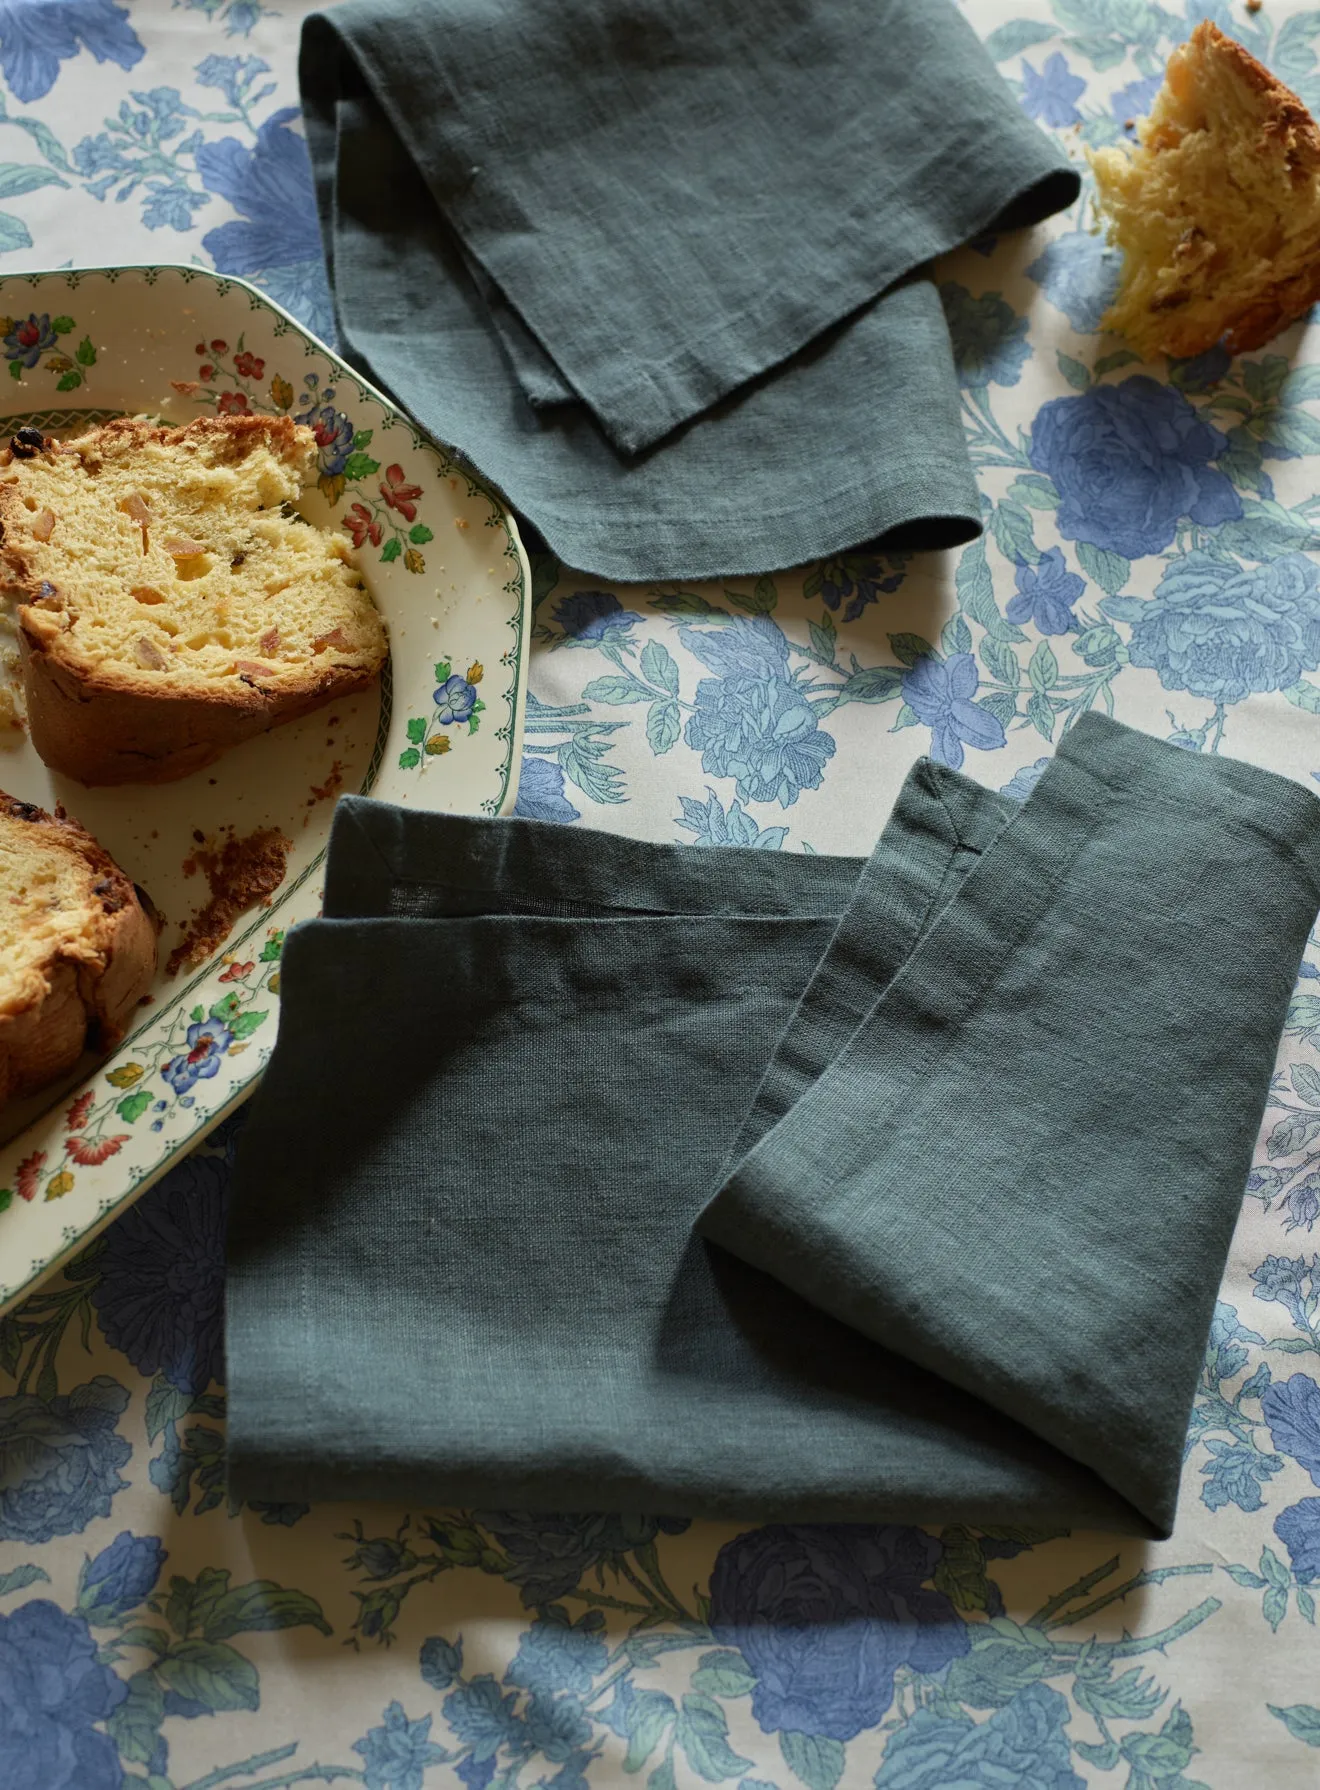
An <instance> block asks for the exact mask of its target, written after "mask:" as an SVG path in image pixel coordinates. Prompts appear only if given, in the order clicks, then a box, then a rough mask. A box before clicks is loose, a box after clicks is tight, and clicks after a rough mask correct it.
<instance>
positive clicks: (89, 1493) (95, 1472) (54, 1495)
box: [0, 1374, 133, 1542]
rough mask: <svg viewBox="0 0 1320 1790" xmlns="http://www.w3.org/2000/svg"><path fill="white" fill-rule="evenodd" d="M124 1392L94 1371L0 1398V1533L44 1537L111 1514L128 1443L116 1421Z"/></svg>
mask: <svg viewBox="0 0 1320 1790" xmlns="http://www.w3.org/2000/svg"><path fill="white" fill-rule="evenodd" d="M127 1404H128V1392H127V1390H126V1389H125V1388H124V1387H123V1386H121V1385H120V1384H119V1382H118V1381H117V1380H112V1379H110V1378H109V1376H108V1375H104V1374H98V1375H97V1376H96V1377H95V1378H94V1379H92V1380H90V1381H88V1382H87V1384H86V1385H83V1386H75V1387H74V1388H73V1390H72V1391H71V1392H69V1393H57V1394H56V1395H54V1396H53V1397H51V1398H42V1397H40V1396H39V1395H38V1394H36V1393H33V1392H20V1393H15V1394H12V1395H11V1396H9V1397H8V1398H0V1540H4V1541H25V1542H38V1541H50V1540H51V1538H52V1537H53V1536H56V1535H76V1534H77V1533H78V1531H79V1530H80V1529H85V1528H86V1527H87V1525H88V1523H90V1522H92V1521H93V1520H94V1519H95V1518H97V1517H104V1516H109V1514H110V1505H111V1502H112V1500H113V1499H114V1497H115V1494H116V1493H117V1492H121V1491H123V1489H124V1488H125V1486H127V1484H128V1481H127V1480H126V1479H124V1478H123V1477H122V1475H121V1474H120V1468H121V1467H123V1466H126V1465H127V1463H128V1458H129V1456H130V1455H131V1454H132V1452H133V1449H132V1444H131V1443H129V1442H127V1441H126V1440H125V1439H124V1437H123V1436H121V1435H120V1433H119V1429H118V1422H119V1419H120V1417H121V1416H122V1415H123V1413H124V1409H125V1407H126V1406H127Z"/></svg>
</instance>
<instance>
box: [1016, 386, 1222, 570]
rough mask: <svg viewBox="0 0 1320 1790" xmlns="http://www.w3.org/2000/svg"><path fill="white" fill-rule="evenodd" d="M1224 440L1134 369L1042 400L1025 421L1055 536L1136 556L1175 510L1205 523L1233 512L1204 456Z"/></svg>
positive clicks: (1160, 544) (1171, 521)
mask: <svg viewBox="0 0 1320 1790" xmlns="http://www.w3.org/2000/svg"><path fill="white" fill-rule="evenodd" d="M1227 445H1228V442H1227V438H1226V437H1225V436H1224V435H1222V434H1221V433H1220V431H1219V430H1218V429H1216V428H1215V427H1214V425H1213V424H1212V423H1208V422H1206V421H1205V420H1204V419H1203V418H1202V417H1201V416H1200V415H1198V413H1197V411H1196V410H1195V408H1194V407H1193V406H1192V405H1191V404H1189V403H1188V401H1187V399H1186V398H1185V397H1184V396H1183V395H1182V393H1181V392H1179V391H1175V390H1174V389H1173V388H1172V387H1171V386H1167V385H1161V384H1159V383H1158V381H1156V380H1154V379H1151V378H1149V377H1148V376H1147V375H1146V374H1144V373H1141V374H1137V375H1135V376H1134V377H1133V378H1131V379H1125V380H1123V381H1122V382H1121V383H1120V384H1118V385H1094V386H1092V387H1091V389H1090V390H1089V391H1085V392H1082V393H1081V394H1080V396H1078V397H1075V398H1052V399H1051V400H1050V402H1049V403H1048V404H1046V405H1044V406H1043V407H1042V408H1041V409H1040V410H1039V411H1038V412H1037V414H1036V420H1035V423H1034V424H1033V425H1032V431H1031V463H1032V465H1033V466H1034V467H1035V468H1036V470H1037V472H1043V473H1045V474H1046V475H1047V477H1049V478H1051V479H1052V480H1053V481H1054V486H1055V489H1056V490H1057V492H1058V494H1059V508H1058V511H1057V513H1056V521H1057V524H1058V529H1059V533H1060V534H1061V535H1063V536H1064V537H1065V539H1067V540H1070V541H1090V542H1091V543H1092V545H1094V546H1096V547H1103V548H1105V549H1107V550H1108V551H1109V552H1111V553H1119V554H1122V555H1123V556H1124V557H1125V558H1127V559H1140V558H1141V557H1142V556H1143V555H1145V554H1149V553H1162V552H1163V551H1164V549H1165V548H1166V547H1167V546H1168V545H1169V543H1170V542H1171V541H1172V540H1173V537H1174V535H1175V533H1176V532H1177V528H1178V524H1179V522H1180V521H1181V520H1182V519H1183V518H1184V517H1190V519H1191V520H1192V521H1193V522H1197V523H1200V524H1201V525H1202V526H1204V527H1207V528H1209V527H1213V526H1214V525H1215V524H1216V523H1220V522H1228V521H1232V520H1235V519H1236V518H1238V517H1240V516H1241V514H1242V503H1241V500H1240V499H1239V497H1238V494H1237V492H1236V491H1234V489H1233V487H1232V485H1231V484H1230V483H1229V481H1228V479H1227V478H1226V477H1225V476H1224V474H1223V473H1222V472H1220V471H1219V469H1218V468H1217V467H1214V466H1212V465H1211V464H1210V462H1211V461H1212V460H1214V459H1215V458H1216V456H1217V455H1219V454H1221V453H1223V451H1224V449H1225V447H1226V446H1227Z"/></svg>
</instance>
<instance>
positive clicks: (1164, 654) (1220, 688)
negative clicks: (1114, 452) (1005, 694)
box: [1105, 551, 1320, 703]
mask: <svg viewBox="0 0 1320 1790" xmlns="http://www.w3.org/2000/svg"><path fill="white" fill-rule="evenodd" d="M1105 608H1106V612H1107V613H1108V614H1109V615H1111V616H1114V617H1117V618H1121V619H1122V620H1125V621H1128V622H1130V623H1131V624H1132V637H1131V640H1130V642H1129V645H1128V654H1129V658H1130V661H1131V663H1132V664H1133V665H1140V666H1143V667H1146V668H1148V669H1149V670H1151V671H1158V672H1159V674H1160V682H1161V683H1162V684H1163V685H1164V688H1165V689H1166V690H1188V691H1190V692H1191V693H1192V695H1194V696H1204V697H1206V698H1207V699H1208V700H1209V701H1211V702H1218V703H1229V702H1241V701H1242V700H1243V699H1244V697H1246V696H1249V695H1251V694H1252V693H1253V692H1254V691H1267V690H1283V689H1286V688H1287V687H1288V686H1289V685H1291V684H1295V683H1296V682H1297V680H1298V679H1299V678H1300V677H1301V675H1302V672H1303V671H1314V670H1315V669H1316V667H1317V666H1318V665H1320V593H1318V592H1317V581H1316V569H1315V566H1314V564H1313V563H1312V561H1311V560H1309V559H1307V558H1306V556H1305V555H1304V554H1301V553H1286V554H1284V555H1282V557H1280V558H1279V559H1273V560H1267V561H1266V562H1265V563H1264V564H1263V565H1259V566H1240V565H1238V564H1236V563H1235V562H1234V561H1232V560H1223V559H1220V558H1218V557H1216V556H1215V555H1213V554H1209V553H1203V552H1197V551H1193V552H1191V553H1186V554H1184V555H1183V556H1182V558H1180V559H1175V560H1174V562H1173V564H1172V565H1171V566H1170V567H1169V568H1168V570H1167V571H1166V572H1165V573H1164V575H1163V577H1162V578H1161V579H1160V581H1159V584H1158V585H1157V586H1156V589H1155V596H1154V600H1153V601H1151V602H1142V601H1141V600H1140V599H1139V598H1135V597H1118V598H1113V599H1111V600H1110V601H1109V602H1108V603H1107V604H1106V605H1105Z"/></svg>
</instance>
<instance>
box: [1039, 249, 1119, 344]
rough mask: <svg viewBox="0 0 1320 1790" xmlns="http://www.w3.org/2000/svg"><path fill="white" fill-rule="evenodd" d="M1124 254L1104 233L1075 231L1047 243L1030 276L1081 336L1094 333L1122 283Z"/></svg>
mask: <svg viewBox="0 0 1320 1790" xmlns="http://www.w3.org/2000/svg"><path fill="white" fill-rule="evenodd" d="M1120 265H1121V257H1120V256H1119V255H1118V254H1117V253H1116V252H1115V250H1113V249H1111V248H1108V247H1107V246H1106V244H1105V240H1104V238H1103V237H1102V236H1092V235H1090V234H1089V233H1088V232H1086V231H1082V230H1074V231H1071V232H1070V233H1069V234H1068V235H1067V236H1056V237H1055V238H1054V241H1053V242H1050V243H1047V244H1046V246H1045V247H1044V248H1043V249H1042V250H1041V252H1040V254H1039V255H1037V257H1036V259H1035V260H1034V261H1033V262H1032V263H1031V265H1030V266H1029V267H1028V269H1027V276H1028V278H1029V279H1033V280H1035V282H1036V284H1037V285H1038V286H1040V287H1041V288H1043V290H1044V293H1045V296H1046V298H1048V299H1049V301H1050V303H1051V304H1052V305H1053V306H1054V307H1055V309H1056V310H1059V311H1062V312H1063V314H1064V316H1065V317H1066V318H1067V319H1068V321H1069V323H1071V324H1072V326H1073V328H1074V329H1075V330H1076V331H1077V333H1078V334H1079V335H1083V336H1088V335H1094V334H1095V332H1096V331H1097V330H1098V329H1099V328H1100V319H1101V318H1102V317H1103V316H1104V314H1105V312H1106V311H1107V310H1108V309H1109V304H1110V301H1111V300H1112V298H1113V296H1114V291H1115V288H1116V287H1117V285H1118V274H1119V267H1120Z"/></svg>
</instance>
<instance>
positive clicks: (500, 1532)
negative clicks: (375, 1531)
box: [438, 1510, 688, 1607]
mask: <svg viewBox="0 0 1320 1790" xmlns="http://www.w3.org/2000/svg"><path fill="white" fill-rule="evenodd" d="M482 1522H483V1523H484V1524H485V1526H486V1527H487V1528H488V1529H489V1530H490V1532H491V1534H492V1536H493V1537H494V1538H495V1540H496V1541H497V1542H498V1544H499V1546H500V1547H501V1548H502V1549H503V1550H504V1552H505V1553H506V1554H507V1555H508V1557H509V1562H510V1564H509V1568H508V1570H507V1572H506V1573H505V1577H506V1578H507V1579H508V1581H509V1583H510V1584H511V1585H516V1586H517V1587H518V1588H519V1590H520V1591H521V1592H522V1599H523V1602H524V1603H525V1604H527V1605H528V1606H529V1607H536V1606H539V1605H541V1604H549V1603H554V1601H555V1600H556V1598H560V1597H564V1596H566V1595H567V1593H568V1592H570V1591H571V1590H572V1589H573V1587H574V1586H575V1585H576V1584H577V1583H578V1581H579V1580H580V1579H581V1578H582V1575H583V1574H584V1573H585V1572H587V1571H588V1570H590V1569H595V1568H599V1567H601V1566H604V1565H606V1564H608V1563H610V1562H614V1561H618V1560H621V1559H623V1558H624V1557H625V1556H626V1555H627V1554H629V1553H630V1552H631V1551H632V1550H633V1549H634V1548H641V1547H646V1546H647V1545H648V1544H649V1543H651V1542H654V1541H655V1540H656V1538H657V1537H658V1536H660V1535H681V1534H682V1532H683V1530H684V1529H686V1528H687V1527H688V1524H687V1521H686V1519H684V1518H682V1517H646V1516H614V1515H594V1514H590V1513H588V1514H585V1515H579V1516H573V1515H567V1516H550V1515H541V1514H539V1513H537V1512H535V1511H522V1510H500V1511H492V1512H489V1513H486V1514H484V1515H483V1517H482ZM445 1533H446V1532H445V1530H444V1529H443V1527H441V1528H440V1529H439V1531H438V1534H439V1536H440V1537H443V1536H445Z"/></svg>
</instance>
